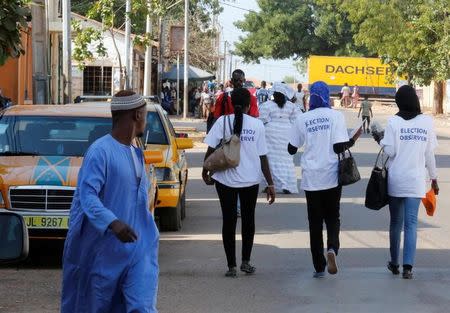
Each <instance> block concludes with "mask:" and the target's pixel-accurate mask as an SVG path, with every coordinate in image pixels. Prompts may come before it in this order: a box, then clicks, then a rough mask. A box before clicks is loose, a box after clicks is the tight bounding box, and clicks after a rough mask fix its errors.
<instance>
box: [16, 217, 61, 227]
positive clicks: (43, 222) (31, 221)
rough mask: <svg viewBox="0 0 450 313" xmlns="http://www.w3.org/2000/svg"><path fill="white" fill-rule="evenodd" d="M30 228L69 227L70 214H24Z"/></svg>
mask: <svg viewBox="0 0 450 313" xmlns="http://www.w3.org/2000/svg"><path fill="white" fill-rule="evenodd" d="M23 218H24V219H25V223H26V224H27V227H28V228H47V229H48V228H51V229H68V228H69V217H68V216H24V217H23Z"/></svg>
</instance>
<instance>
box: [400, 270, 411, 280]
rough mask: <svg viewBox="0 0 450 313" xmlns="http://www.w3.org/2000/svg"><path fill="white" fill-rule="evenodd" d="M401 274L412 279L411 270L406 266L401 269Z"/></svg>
mask: <svg viewBox="0 0 450 313" xmlns="http://www.w3.org/2000/svg"><path fill="white" fill-rule="evenodd" d="M402 276H403V278H404V279H412V278H413V273H412V270H410V269H408V268H405V269H403V273H402Z"/></svg>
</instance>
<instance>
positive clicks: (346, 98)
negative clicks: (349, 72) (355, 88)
mask: <svg viewBox="0 0 450 313" xmlns="http://www.w3.org/2000/svg"><path fill="white" fill-rule="evenodd" d="M341 94H342V99H341V103H342V105H343V106H344V108H346V107H348V106H349V105H350V87H349V86H348V84H347V83H345V84H344V87H342V89H341Z"/></svg>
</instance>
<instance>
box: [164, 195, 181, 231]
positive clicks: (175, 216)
mask: <svg viewBox="0 0 450 313" xmlns="http://www.w3.org/2000/svg"><path fill="white" fill-rule="evenodd" d="M161 211H162V212H161V214H160V217H159V225H160V227H161V230H163V231H178V230H180V229H181V203H180V202H179V203H178V205H177V206H176V207H174V208H164V209H162V210H161Z"/></svg>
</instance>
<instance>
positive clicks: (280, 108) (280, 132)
mask: <svg viewBox="0 0 450 313" xmlns="http://www.w3.org/2000/svg"><path fill="white" fill-rule="evenodd" d="M288 88H289V86H287V85H285V84H282V83H278V82H276V83H274V85H273V87H272V91H273V98H274V100H269V101H267V102H266V103H265V104H264V105H263V106H260V111H259V119H260V120H261V121H262V122H263V123H264V126H265V128H266V143H267V148H268V154H267V156H268V158H269V163H270V168H271V171H272V177H273V182H274V185H275V191H276V192H283V193H285V194H291V193H298V187H297V177H296V174H295V165H294V159H293V157H292V155H290V154H289V153H288V152H287V151H286V147H287V145H288V143H289V138H288V134H289V131H290V129H291V127H292V125H293V123H294V121H295V120H296V118H297V116H298V115H299V114H302V112H301V111H300V108H299V106H297V105H295V104H294V103H292V102H290V101H287V100H286V98H288V97H289V96H290V94H289V90H287V89H288Z"/></svg>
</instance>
